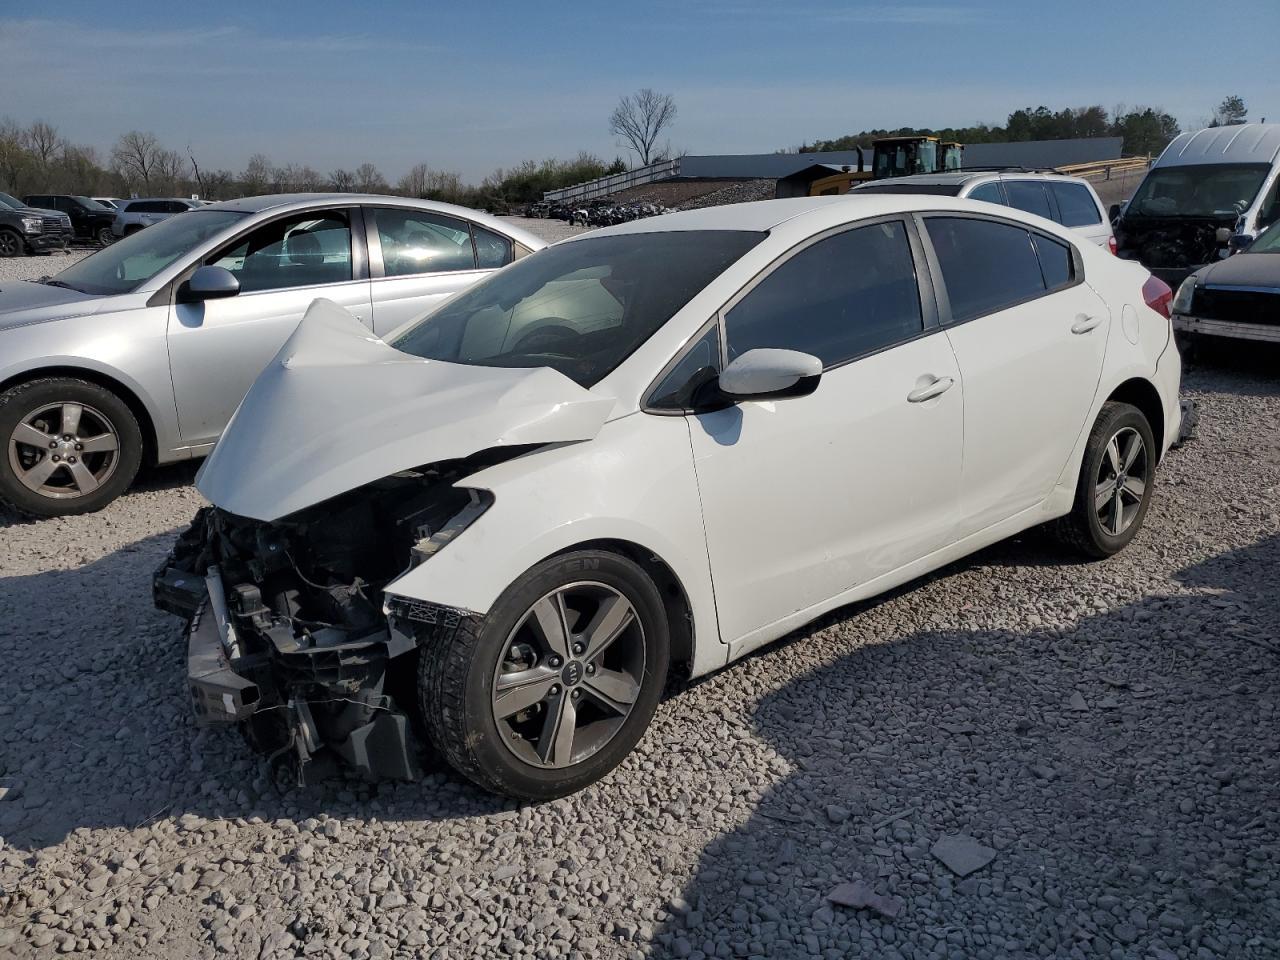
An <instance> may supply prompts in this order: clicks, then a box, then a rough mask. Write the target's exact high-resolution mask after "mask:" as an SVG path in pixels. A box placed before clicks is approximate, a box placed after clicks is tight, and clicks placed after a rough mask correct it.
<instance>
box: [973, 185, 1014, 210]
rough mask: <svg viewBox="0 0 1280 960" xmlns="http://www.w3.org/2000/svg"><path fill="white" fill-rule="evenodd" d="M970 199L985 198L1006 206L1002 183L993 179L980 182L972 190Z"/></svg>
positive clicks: (988, 201)
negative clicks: (1001, 190)
mask: <svg viewBox="0 0 1280 960" xmlns="http://www.w3.org/2000/svg"><path fill="white" fill-rule="evenodd" d="M968 199H970V200H985V201H986V202H987V203H998V204H1000V205H1001V206H1004V205H1005V203H1004V194H1002V193H1001V192H1000V184H999V183H998V182H997V181H995V180H991V181H988V182H987V183H980V184H978V185H977V186H976V187H974V188H973V190H972V192H970V194H969V197H968Z"/></svg>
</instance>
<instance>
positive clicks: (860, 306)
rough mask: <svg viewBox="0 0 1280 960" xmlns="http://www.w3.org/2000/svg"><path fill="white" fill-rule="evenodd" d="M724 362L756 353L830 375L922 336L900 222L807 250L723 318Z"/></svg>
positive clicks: (860, 230)
mask: <svg viewBox="0 0 1280 960" xmlns="http://www.w3.org/2000/svg"><path fill="white" fill-rule="evenodd" d="M725 322H726V327H725V329H726V337H727V339H728V347H729V358H730V359H733V358H734V357H738V356H741V355H742V354H744V353H746V352H747V351H748V350H754V349H756V348H757V347H780V348H782V349H786V350H799V351H801V352H802V353H808V354H812V355H813V356H815V357H817V358H818V359H820V360H821V361H822V365H823V366H824V367H830V366H833V365H835V364H838V363H843V362H844V361H846V360H852V359H853V358H854V357H859V356H862V355H864V354H868V353H871V352H873V351H875V350H879V349H881V348H883V347H887V346H890V345H892V344H894V343H898V342H900V341H902V340H906V339H909V338H911V337H914V336H916V335H917V334H919V333H920V332H921V331H922V330H923V329H924V320H923V317H922V315H921V311H920V291H919V287H917V285H916V272H915V262H914V260H913V259H912V256H911V244H910V242H909V241H908V239H907V231H906V227H905V226H904V225H903V223H902V222H901V221H898V220H893V221H889V222H887V223H876V224H871V225H870V226H866V227H858V228H856V229H854V230H847V231H845V232H844V233H839V234H836V235H835V236H833V237H828V238H827V239H825V240H820V241H819V242H818V243H815V244H813V245H812V246H810V247H806V248H805V249H804V250H801V251H800V252H799V253H797V254H795V255H794V256H793V257H791V259H789V260H787V261H786V262H785V263H783V264H782V265H781V266H780V267H778V268H777V269H776V270H774V271H773V273H771V274H769V275H768V276H767V277H765V278H764V280H762V281H761V282H760V283H759V285H757V286H756V288H755V289H754V290H752V291H751V292H750V293H748V294H747V295H746V296H745V297H744V298H743V299H742V300H741V301H739V302H738V304H737V305H736V306H734V307H733V309H731V310H730V311H729V312H728V313H727V314H726V317H725Z"/></svg>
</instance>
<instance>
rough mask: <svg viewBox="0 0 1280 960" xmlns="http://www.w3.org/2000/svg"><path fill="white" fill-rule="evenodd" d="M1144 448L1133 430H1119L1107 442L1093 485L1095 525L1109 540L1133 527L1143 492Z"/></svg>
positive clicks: (1145, 455)
mask: <svg viewBox="0 0 1280 960" xmlns="http://www.w3.org/2000/svg"><path fill="white" fill-rule="evenodd" d="M1146 479H1147V447H1146V444H1145V443H1143V442H1142V435H1141V434H1140V433H1138V431H1137V430H1135V429H1134V428H1133V427H1123V428H1121V429H1120V430H1118V431H1116V433H1115V434H1114V435H1112V437H1111V439H1110V441H1108V442H1107V448H1106V452H1105V453H1104V455H1103V457H1102V464H1101V465H1100V467H1099V468H1098V476H1097V478H1096V480H1095V483H1094V491H1093V506H1094V509H1095V510H1096V511H1097V514H1098V522H1099V523H1100V524H1101V525H1102V529H1103V530H1105V531H1106V532H1107V533H1109V534H1110V535H1111V536H1113V537H1118V536H1120V535H1121V534H1122V533H1124V532H1125V531H1126V530H1128V529H1129V527H1130V526H1131V525H1132V524H1133V522H1134V520H1135V519H1136V518H1137V516H1138V514H1139V512H1140V511H1141V508H1142V499H1143V497H1145V496H1146V492H1147V482H1146Z"/></svg>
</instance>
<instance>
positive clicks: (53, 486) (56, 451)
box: [9, 402, 120, 500]
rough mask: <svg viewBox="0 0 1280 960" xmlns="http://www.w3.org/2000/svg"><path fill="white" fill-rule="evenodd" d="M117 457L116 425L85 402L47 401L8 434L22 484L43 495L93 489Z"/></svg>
mask: <svg viewBox="0 0 1280 960" xmlns="http://www.w3.org/2000/svg"><path fill="white" fill-rule="evenodd" d="M119 462H120V435H119V433H118V432H117V430H116V428H115V425H114V424H112V422H111V421H110V420H109V419H108V418H107V417H106V415H105V414H103V413H102V412H101V411H99V410H97V409H95V408H93V407H91V406H88V405H87V404H83V403H70V402H68V403H51V404H46V405H45V406H42V407H40V408H38V409H37V410H35V411H33V412H32V413H30V414H28V415H27V416H25V417H23V418H22V420H20V421H19V422H18V425H17V426H16V427H14V429H13V433H12V434H10V436H9V466H10V467H11V468H12V470H13V472H14V475H15V476H16V477H17V478H18V481H19V482H20V483H21V484H22V485H23V486H24V487H26V488H27V489H28V490H31V491H33V492H35V493H38V494H40V496H42V497H52V498H55V499H61V500H66V499H74V498H76V497H83V496H85V495H87V494H90V493H93V492H94V491H95V490H97V489H98V488H99V487H100V486H102V484H104V483H106V482H107V480H109V479H110V478H111V475H112V474H114V473H115V472H116V467H117V466H118V465H119Z"/></svg>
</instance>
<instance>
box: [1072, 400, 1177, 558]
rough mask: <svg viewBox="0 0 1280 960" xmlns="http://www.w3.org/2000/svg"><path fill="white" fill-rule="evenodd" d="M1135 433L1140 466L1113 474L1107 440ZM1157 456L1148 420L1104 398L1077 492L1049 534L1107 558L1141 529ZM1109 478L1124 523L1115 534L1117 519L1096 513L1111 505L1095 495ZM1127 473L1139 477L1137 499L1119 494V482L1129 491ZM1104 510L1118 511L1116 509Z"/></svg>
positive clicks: (1148, 500)
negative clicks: (1111, 520) (1140, 447)
mask: <svg viewBox="0 0 1280 960" xmlns="http://www.w3.org/2000/svg"><path fill="white" fill-rule="evenodd" d="M1135 433H1136V435H1137V436H1138V437H1139V438H1141V441H1142V444H1143V454H1142V462H1141V465H1140V467H1139V469H1138V471H1137V472H1136V473H1126V472H1125V471H1121V473H1120V475H1119V476H1116V474H1115V472H1114V470H1113V469H1112V468H1111V464H1110V460H1111V457H1110V454H1109V453H1108V448H1109V445H1110V444H1111V441H1112V439H1113V438H1117V437H1131V436H1132V435H1133V434H1135ZM1158 457H1159V452H1158V451H1157V450H1156V445H1155V439H1154V437H1153V435H1152V432H1151V424H1150V423H1148V422H1147V418H1146V417H1145V416H1144V415H1143V414H1142V411H1140V410H1139V409H1138V408H1137V407H1134V406H1130V405H1129V404H1127V403H1117V402H1115V401H1108V402H1106V403H1104V404H1103V405H1102V410H1101V411H1100V412H1099V413H1098V419H1097V420H1096V421H1095V422H1094V424H1093V429H1092V430H1090V431H1089V439H1088V441H1087V442H1086V444H1085V450H1084V459H1083V460H1082V462H1081V464H1080V476H1079V478H1078V479H1077V481H1076V497H1075V502H1074V503H1073V504H1072V507H1071V512H1070V513H1069V514H1067V515H1066V516H1065V517H1062V518H1061V519H1060V520H1058V521H1056V523H1055V525H1054V533H1055V534H1056V535H1057V536H1058V539H1060V540H1061V541H1062V542H1063V543H1065V544H1066V545H1067V546H1069V547H1071V548H1072V549H1074V550H1077V551H1079V552H1080V553H1082V554H1084V555H1085V556H1087V557H1092V558H1095V559H1102V558H1104V557H1110V556H1113V555H1115V554H1117V553H1119V552H1120V551H1121V550H1123V549H1124V548H1125V547H1126V546H1127V545H1128V544H1129V541H1130V540H1132V539H1133V538H1134V537H1135V536H1136V535H1137V533H1138V531H1139V530H1140V529H1141V528H1142V521H1143V520H1144V519H1145V518H1146V515H1147V508H1148V507H1150V505H1151V494H1152V492H1153V489H1154V486H1155V469H1156V460H1157V459H1158ZM1135 466H1139V465H1138V464H1137V462H1136V460H1135V463H1134V464H1132V465H1131V467H1130V469H1132V468H1133V467H1135ZM1108 478H1110V480H1112V481H1115V482H1116V485H1117V490H1116V493H1115V496H1116V497H1119V498H1120V502H1121V507H1120V511H1121V512H1120V515H1119V516H1121V517H1123V520H1122V521H1120V522H1122V523H1123V526H1122V527H1121V528H1120V530H1119V532H1118V533H1117V532H1115V530H1114V527H1116V526H1120V523H1119V522H1117V523H1114V524H1112V525H1111V526H1110V527H1109V526H1108V522H1109V521H1108V522H1104V520H1103V518H1102V516H1101V514H1102V512H1104V511H1110V510H1112V509H1113V508H1114V506H1115V502H1114V500H1109V501H1107V505H1106V506H1103V507H1100V506H1098V501H1097V499H1096V498H1097V497H1098V496H1099V491H1100V490H1103V489H1104V487H1105V486H1106V485H1107V482H1108ZM1126 478H1128V479H1130V480H1132V479H1138V480H1140V481H1141V484H1142V489H1141V497H1140V498H1138V497H1136V495H1134V494H1128V493H1127V494H1126V495H1125V496H1123V497H1122V496H1121V494H1120V492H1119V489H1118V488H1119V487H1121V486H1123V487H1124V488H1125V490H1126V491H1128V490H1129V489H1130V486H1131V485H1130V484H1128V483H1125V482H1122V481H1125V480H1126ZM1127 501H1136V502H1127ZM1109 515H1110V516H1111V517H1116V516H1117V515H1116V514H1115V513H1110V514H1109Z"/></svg>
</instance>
